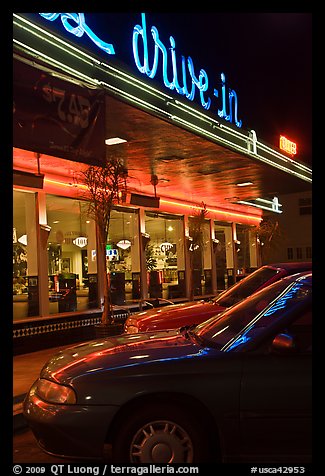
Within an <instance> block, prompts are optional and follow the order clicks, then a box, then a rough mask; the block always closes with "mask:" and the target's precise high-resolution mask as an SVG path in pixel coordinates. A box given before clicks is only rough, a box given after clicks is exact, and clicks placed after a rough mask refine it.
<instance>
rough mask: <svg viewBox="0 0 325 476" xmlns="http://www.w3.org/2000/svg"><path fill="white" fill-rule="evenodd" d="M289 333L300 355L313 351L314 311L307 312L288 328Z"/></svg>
mask: <svg viewBox="0 0 325 476" xmlns="http://www.w3.org/2000/svg"><path fill="white" fill-rule="evenodd" d="M287 333H288V334H289V335H291V336H292V337H293V339H294V344H295V349H296V351H297V352H299V353H311V351H312V311H311V310H309V311H307V312H305V313H304V314H303V315H302V316H301V317H300V318H299V319H297V320H296V321H294V322H293V323H292V324H291V325H289V326H288V329H287Z"/></svg>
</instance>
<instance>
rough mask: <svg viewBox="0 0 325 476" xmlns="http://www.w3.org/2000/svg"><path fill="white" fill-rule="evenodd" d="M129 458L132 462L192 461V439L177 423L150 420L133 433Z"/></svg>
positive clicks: (164, 462) (163, 462)
mask: <svg viewBox="0 0 325 476" xmlns="http://www.w3.org/2000/svg"><path fill="white" fill-rule="evenodd" d="M130 459H131V462H132V463H162V464H166V463H192V462H193V445H192V441H191V439H190V437H189V435H188V433H187V432H186V431H185V430H184V429H183V428H182V427H181V426H179V425H178V424H176V423H174V422H171V421H166V420H158V421H152V422H150V423H148V424H146V425H144V426H143V427H141V428H140V429H139V430H138V431H137V433H136V434H135V436H134V438H133V440H132V443H131V447H130Z"/></svg>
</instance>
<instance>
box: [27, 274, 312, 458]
mask: <svg viewBox="0 0 325 476" xmlns="http://www.w3.org/2000/svg"><path fill="white" fill-rule="evenodd" d="M311 296H312V275H311V273H310V272H309V273H300V274H296V275H293V276H290V277H288V278H284V279H282V280H280V281H278V282H276V283H274V284H272V285H270V286H269V287H267V288H265V289H263V290H261V291H259V292H258V293H256V294H254V295H253V296H251V297H250V298H247V299H245V300H244V301H242V302H240V303H238V304H236V305H234V306H232V307H231V308H229V309H227V310H226V311H224V312H223V313H222V314H219V315H218V316H216V317H212V318H210V319H209V320H207V321H205V322H204V323H202V324H199V325H198V326H196V327H185V328H181V329H179V330H170V331H161V332H150V333H138V334H134V335H132V334H123V335H120V336H115V337H111V338H107V339H103V340H96V341H92V342H89V343H86V344H81V345H77V346H74V347H71V348H69V349H67V350H64V351H63V352H60V353H59V354H57V355H55V356H54V357H53V358H51V359H50V361H49V362H47V364H46V365H45V366H44V368H43V369H42V371H41V375H40V378H39V379H38V380H37V381H36V382H35V383H34V384H33V386H32V388H31V389H30V391H29V394H28V396H27V397H26V400H25V402H24V415H25V418H26V419H27V421H28V422H29V425H30V427H31V428H32V430H33V432H34V435H35V437H36V439H37V440H38V442H39V444H40V445H41V447H42V448H43V449H44V450H45V451H47V452H50V453H52V454H57V455H61V456H62V455H63V456H68V457H72V456H73V457H77V458H79V459H81V458H84V457H88V458H103V455H104V447H106V445H109V447H110V448H111V451H112V453H111V458H112V460H113V462H116V463H130V464H137V463H164V464H167V463H200V462H203V463H204V462H211V461H220V462H226V463H227V462H243V461H248V462H253V463H256V462H258V461H263V462H281V461H283V462H286V463H287V462H288V461H290V464H291V463H293V462H300V463H307V462H310V460H311V394H312V392H311V375H312V372H311V345H312V335H311V334H312V313H311Z"/></svg>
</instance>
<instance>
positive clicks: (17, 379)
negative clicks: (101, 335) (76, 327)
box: [13, 344, 73, 430]
mask: <svg viewBox="0 0 325 476" xmlns="http://www.w3.org/2000/svg"><path fill="white" fill-rule="evenodd" d="M70 345H73V344H70ZM70 345H65V346H61V347H51V348H50V349H44V350H39V351H37V352H31V353H29V354H21V355H15V356H14V357H13V420H14V430H18V429H21V428H24V427H25V426H26V423H25V420H24V417H23V415H22V408H23V400H24V398H25V395H26V393H27V392H28V390H29V389H30V387H31V386H32V384H33V383H34V381H35V380H36V379H37V378H38V376H39V373H40V370H41V369H42V367H43V365H44V364H45V363H46V361H47V360H48V359H49V357H51V356H52V355H54V354H56V353H57V352H59V351H60V350H61V349H64V348H67V347H70Z"/></svg>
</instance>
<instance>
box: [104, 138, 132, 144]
mask: <svg viewBox="0 0 325 476" xmlns="http://www.w3.org/2000/svg"><path fill="white" fill-rule="evenodd" d="M123 142H127V140H126V139H122V138H121V137H110V138H109V139H106V140H105V144H106V145H116V144H122V143H123Z"/></svg>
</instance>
